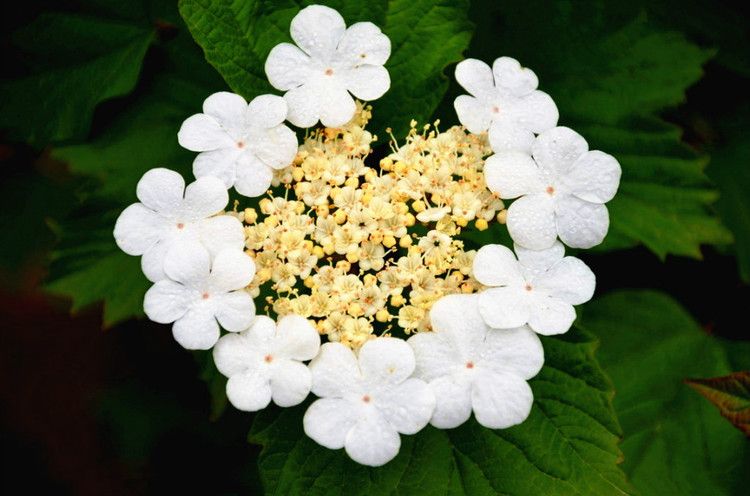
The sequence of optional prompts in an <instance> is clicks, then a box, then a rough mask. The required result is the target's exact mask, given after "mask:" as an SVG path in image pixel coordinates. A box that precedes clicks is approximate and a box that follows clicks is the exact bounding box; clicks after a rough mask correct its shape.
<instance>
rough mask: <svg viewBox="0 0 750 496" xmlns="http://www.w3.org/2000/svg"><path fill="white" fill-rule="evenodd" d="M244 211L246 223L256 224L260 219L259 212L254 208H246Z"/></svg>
mask: <svg viewBox="0 0 750 496" xmlns="http://www.w3.org/2000/svg"><path fill="white" fill-rule="evenodd" d="M243 213H244V217H245V223H247V224H255V221H256V220H258V212H256V211H255V209H254V208H246V209H245V211H244V212H243Z"/></svg>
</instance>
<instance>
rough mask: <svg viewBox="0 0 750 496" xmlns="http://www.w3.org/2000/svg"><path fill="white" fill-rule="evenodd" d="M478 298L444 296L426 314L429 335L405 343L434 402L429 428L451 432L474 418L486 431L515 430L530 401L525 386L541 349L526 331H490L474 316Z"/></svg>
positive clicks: (539, 363)
mask: <svg viewBox="0 0 750 496" xmlns="http://www.w3.org/2000/svg"><path fill="white" fill-rule="evenodd" d="M478 301H479V297H478V296H477V295H449V296H445V297H443V298H441V299H439V300H438V301H437V302H435V304H434V305H433V307H432V309H431V311H430V319H431V322H432V328H433V332H420V333H417V334H415V335H414V336H412V337H410V338H409V340H408V343H409V344H410V345H411V347H412V348H413V349H414V354H415V356H416V359H417V366H416V370H415V372H414V375H415V377H418V378H420V379H423V380H424V381H426V382H427V383H428V384H429V386H430V389H432V392H433V393H434V394H435V398H436V400H437V404H436V408H435V413H434V414H433V415H432V419H431V420H430V423H431V424H432V425H434V426H435V427H437V428H440V429H452V428H454V427H458V426H459V425H461V424H463V423H464V422H466V421H467V420H468V419H469V417H470V416H471V412H472V411H473V412H474V415H475V416H476V419H477V422H479V423H480V424H481V425H483V426H485V427H489V428H490V429H505V428H507V427H510V426H513V425H516V424H520V423H521V422H523V421H524V420H525V419H526V417H528V415H529V412H530V411H531V405H532V403H533V400H534V396H533V394H532V392H531V388H530V387H529V385H528V384H527V382H526V381H527V380H528V379H531V378H532V377H534V376H535V375H536V374H537V373H538V372H539V370H540V369H541V368H542V364H543V363H544V351H543V349H542V343H541V342H540V341H539V338H538V337H537V335H536V334H535V333H534V332H533V331H532V330H531V329H529V328H528V327H519V328H516V329H502V330H500V329H492V328H490V326H488V325H487V324H486V323H485V322H484V320H483V319H482V316H481V315H480V314H479V305H478Z"/></svg>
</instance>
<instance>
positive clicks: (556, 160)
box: [531, 126, 589, 177]
mask: <svg viewBox="0 0 750 496" xmlns="http://www.w3.org/2000/svg"><path fill="white" fill-rule="evenodd" d="M588 149H589V145H588V143H586V140H585V139H583V137H582V136H581V135H580V134H578V133H577V132H575V131H573V130H572V129H569V128H567V127H562V126H560V127H555V128H552V129H549V130H547V131H544V132H543V133H541V134H540V135H539V136H538V137H537V138H536V141H534V144H533V145H532V147H531V152H532V154H533V155H534V160H536V163H537V164H539V167H541V168H542V169H544V170H546V171H548V172H549V173H550V174H553V175H555V176H557V177H561V176H564V175H565V174H567V173H568V171H569V170H570V168H571V167H572V166H573V164H574V163H575V162H576V160H578V158H579V157H580V156H581V155H583V154H584V153H586V151H588Z"/></svg>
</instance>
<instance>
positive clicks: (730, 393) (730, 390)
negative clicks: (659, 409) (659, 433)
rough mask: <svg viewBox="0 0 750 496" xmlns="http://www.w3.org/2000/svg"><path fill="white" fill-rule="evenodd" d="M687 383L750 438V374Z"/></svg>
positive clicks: (738, 373)
mask: <svg viewBox="0 0 750 496" xmlns="http://www.w3.org/2000/svg"><path fill="white" fill-rule="evenodd" d="M686 382H687V384H688V385H689V386H690V387H692V388H693V389H695V390H696V391H698V392H699V393H700V394H702V395H703V396H704V397H705V398H706V399H707V400H708V401H710V402H711V403H713V404H714V405H715V406H716V407H717V408H718V409H719V411H720V412H721V415H722V416H723V417H724V418H726V419H727V420H729V421H730V422H731V423H732V425H733V426H735V427H736V428H738V429H739V430H741V431H742V432H744V433H745V435H747V436H750V372H733V373H731V374H729V375H725V376H723V377H712V378H710V379H688V380H687V381H686Z"/></svg>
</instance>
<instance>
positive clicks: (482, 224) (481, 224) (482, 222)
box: [474, 219, 490, 231]
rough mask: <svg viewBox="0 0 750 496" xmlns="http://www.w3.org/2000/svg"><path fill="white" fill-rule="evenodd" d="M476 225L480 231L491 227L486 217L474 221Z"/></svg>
mask: <svg viewBox="0 0 750 496" xmlns="http://www.w3.org/2000/svg"><path fill="white" fill-rule="evenodd" d="M474 225H475V226H476V228H477V229H479V230H480V231H484V230H486V229H487V228H488V227H490V225H489V224H488V223H487V221H486V220H484V219H477V221H476V222H475V223H474Z"/></svg>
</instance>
